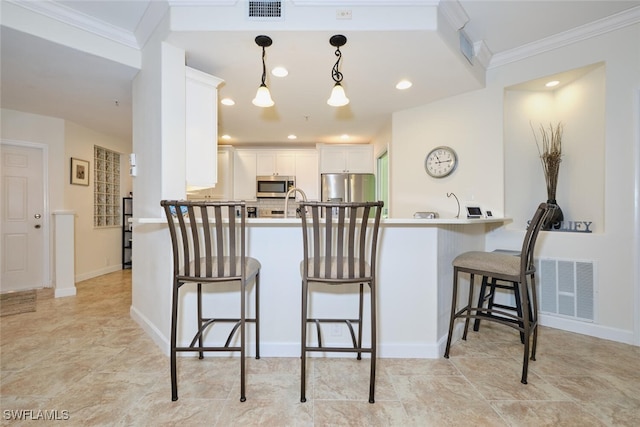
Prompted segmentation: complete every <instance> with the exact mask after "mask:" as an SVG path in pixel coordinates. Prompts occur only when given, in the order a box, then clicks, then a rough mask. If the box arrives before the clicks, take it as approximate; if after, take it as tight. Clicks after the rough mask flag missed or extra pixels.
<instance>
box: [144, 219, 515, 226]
mask: <svg viewBox="0 0 640 427" xmlns="http://www.w3.org/2000/svg"><path fill="white" fill-rule="evenodd" d="M511 221H512V219H511V218H496V217H492V218H477V219H468V218H437V219H422V218H420V219H417V218H385V219H382V220H380V225H382V226H412V227H415V226H432V225H467V224H503V223H507V222H511ZM133 222H134V223H135V224H165V223H166V222H167V220H166V219H165V218H134V219H133ZM299 224H300V218H247V225H248V226H251V225H260V226H263V225H271V226H279V227H281V226H295V225H299Z"/></svg>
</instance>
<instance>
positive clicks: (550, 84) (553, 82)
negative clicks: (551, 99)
mask: <svg viewBox="0 0 640 427" xmlns="http://www.w3.org/2000/svg"><path fill="white" fill-rule="evenodd" d="M559 84H560V82H559V81H557V80H552V81H550V82H548V83H547V84H545V86H546V87H554V86H558V85H559Z"/></svg>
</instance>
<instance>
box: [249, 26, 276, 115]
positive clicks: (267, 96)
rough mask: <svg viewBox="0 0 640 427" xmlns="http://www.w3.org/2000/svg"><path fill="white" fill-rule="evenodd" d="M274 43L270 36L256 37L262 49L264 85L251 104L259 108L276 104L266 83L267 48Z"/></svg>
mask: <svg viewBox="0 0 640 427" xmlns="http://www.w3.org/2000/svg"><path fill="white" fill-rule="evenodd" d="M272 43H273V42H272V40H271V37H269V36H264V35H261V36H258V37H256V44H257V45H258V46H260V47H261V48H262V83H261V84H260V87H258V91H257V92H256V97H255V98H253V101H251V102H252V103H253V105H255V106H257V107H263V108H264V107H272V106H273V105H274V104H275V103H274V102H273V99H271V93H270V92H269V88H268V87H267V84H266V83H265V80H266V78H267V67H266V65H265V63H264V55H265V47H268V46H271V44H272Z"/></svg>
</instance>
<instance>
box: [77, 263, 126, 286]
mask: <svg viewBox="0 0 640 427" xmlns="http://www.w3.org/2000/svg"><path fill="white" fill-rule="evenodd" d="M119 270H122V264H116V265H110V266H108V267H105V268H101V269H100V270H95V271H90V272H88V273H82V274H78V275H77V276H75V281H76V283H78V282H82V281H83V280H89V279H93V278H94V277H98V276H102V275H104V274H108V273H113V272H114V271H119Z"/></svg>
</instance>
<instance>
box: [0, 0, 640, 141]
mask: <svg viewBox="0 0 640 427" xmlns="http://www.w3.org/2000/svg"><path fill="white" fill-rule="evenodd" d="M10 1H12V2H13V3H14V4H17V5H20V4H21V3H24V0H10ZM149 3H150V2H149V1H143V0H131V1H53V2H51V3H50V4H52V5H53V6H55V8H58V9H59V10H61V11H64V12H65V14H66V15H67V16H69V15H74V14H76V15H77V16H79V17H82V18H83V20H84V21H85V22H95V24H96V25H105V24H108V25H109V26H110V27H112V28H113V29H115V30H116V31H118V32H121V33H123V34H125V35H129V36H131V35H133V34H135V33H136V30H137V29H138V27H139V24H140V22H141V19H142V17H143V15H144V14H145V11H147V7H148V5H149ZM174 3H175V0H174ZM190 3H192V4H193V3H197V2H193V1H191V2H190ZM208 3H209V4H210V3H211V2H208ZM227 3H229V2H227ZM232 3H233V2H232ZM284 3H285V4H284V5H285V7H289V3H288V2H284ZM294 3H295V2H294ZM316 3H317V2H316ZM329 3H330V4H334V6H333V7H332V9H331V13H333V9H336V13H337V11H338V10H340V11H342V10H353V15H352V19H351V20H352V23H353V24H357V23H358V19H359V16H362V15H365V13H366V8H365V7H363V6H362V4H363V3H366V2H364V1H352V2H341V3H336V2H329ZM377 3H378V4H381V3H390V2H380V1H378V2H377ZM413 3H416V2H413ZM336 4H338V5H339V7H338V6H335V5H336ZM349 4H352V5H353V7H352V6H348V5H349ZM374 4H375V2H374ZM459 5H460V6H461V7H462V10H463V11H464V13H465V14H466V16H467V17H468V21H467V23H466V25H465V27H464V31H465V32H466V34H467V35H468V36H469V37H470V38H471V40H472V41H473V42H478V41H482V42H483V43H484V49H485V51H486V52H488V53H489V54H490V55H489V58H490V61H488V63H487V64H485V65H487V66H488V67H489V68H490V67H492V66H495V64H499V63H501V62H503V63H504V62H508V61H509V60H510V58H517V57H524V56H526V55H527V54H531V52H535V46H537V44H539V43H540V42H541V41H547V42H549V41H550V40H553V39H554V38H558V39H563V38H564V39H566V38H567V37H566V35H567V34H569V33H570V32H572V31H573V32H579V31H581V30H582V31H584V28H585V27H588V26H589V25H590V24H592V23H596V22H597V23H600V24H602V22H605V21H606V19H607V18H608V19H611V17H612V16H614V17H615V16H620V15H621V14H622V15H630V16H631V17H632V18H631V19H632V20H635V22H638V20H639V19H640V18H638V17H639V16H640V1H612V0H609V1H596V0H586V1H579V0H567V1H540V0H538V1H524V0H512V1H484V0H461V1H459ZM49 10H51V9H49ZM398 11H400V12H398ZM390 12H395V13H402V9H400V8H397V9H394V10H393V11H391V10H390ZM286 18H287V16H286V15H285V19H286ZM332 18H333V19H335V17H334V16H332ZM409 18H410V17H409V16H407V19H409ZM318 19H320V18H318ZM603 20H605V21H603ZM625 22H628V19H627V21H625ZM341 24H343V23H342V22H341ZM317 27H318V26H317V25H316V26H315V27H313V26H311V27H309V28H307V27H305V28H304V29H302V30H297V29H293V30H281V31H268V32H266V31H265V32H264V33H265V34H267V35H269V36H270V37H271V38H272V39H273V45H272V46H270V47H268V48H267V49H266V56H265V60H266V64H267V68H268V69H271V68H272V67H274V66H276V65H282V66H285V67H286V68H287V69H288V70H289V75H288V76H287V77H286V78H277V77H273V76H271V75H269V76H268V77H267V84H268V86H269V88H270V90H271V93H272V97H273V99H274V101H275V102H276V105H275V106H274V107H271V108H266V109H262V108H258V107H255V106H254V105H252V104H251V99H252V98H253V96H254V95H255V90H256V89H257V87H258V85H259V83H260V77H261V74H262V64H261V60H260V56H261V49H260V48H259V47H258V46H257V45H256V44H255V42H254V38H255V36H256V35H258V34H259V33H257V32H256V31H255V30H251V31H247V30H238V31H235V30H228V29H225V30H221V31H206V32H186V31H181V32H174V33H172V34H171V35H170V36H169V39H168V40H169V42H170V43H171V44H174V45H176V46H178V47H181V48H183V49H184V50H185V52H186V63H187V65H188V66H190V67H193V68H196V69H199V70H201V71H204V72H207V73H209V74H212V75H214V76H216V77H219V78H221V79H223V80H224V83H223V85H222V86H221V87H220V90H219V94H220V97H221V98H223V97H231V98H233V99H234V101H235V105H234V106H231V107H228V106H223V105H220V107H219V117H218V122H219V133H220V135H223V134H228V135H229V136H230V137H231V139H230V140H228V141H222V140H221V142H222V143H225V142H227V143H231V144H270V145H273V144H292V143H293V144H311V143H317V142H369V141H370V140H371V139H372V138H373V137H374V136H375V135H376V134H377V133H378V132H380V130H381V129H383V128H384V127H385V126H387V125H388V124H389V121H390V118H391V113H393V112H394V111H399V110H403V109H407V108H412V107H415V106H418V105H423V104H426V103H428V102H430V101H433V100H437V99H441V98H445V97H448V96H452V95H456V94H459V93H463V92H467V91H470V90H475V89H478V88H481V87H482V86H483V82H482V81H481V80H482V79H480V80H478V78H477V77H475V76H474V75H473V74H472V73H470V72H469V65H468V64H466V63H465V60H464V59H463V58H462V56H461V55H460V52H459V51H458V50H457V49H452V48H451V46H450V44H447V43H446V42H445V41H444V40H443V38H442V37H441V36H440V35H439V34H438V32H437V31H428V30H421V29H410V30H398V29H394V30H392V31H381V30H376V29H375V28H368V29H365V30H351V31H350V30H348V28H349V26H348V25H346V26H345V25H342V27H341V28H342V30H323V29H320V28H317ZM271 28H273V27H271ZM338 32H339V33H342V34H344V35H345V36H347V44H346V45H345V46H344V47H342V48H341V51H342V54H343V57H342V61H341V64H340V71H341V72H342V73H343V75H344V80H343V86H344V87H345V90H346V92H347V95H348V96H349V98H350V100H351V102H350V103H349V105H347V106H345V107H340V108H334V107H330V106H328V105H327V104H326V99H327V98H328V96H329V93H330V91H331V87H332V85H333V81H332V80H331V68H332V66H333V64H334V63H335V60H336V57H335V56H334V48H333V47H332V46H331V45H330V44H329V38H330V37H331V36H332V35H333V34H336V33H338ZM0 37H1V51H0V53H1V60H2V61H1V66H2V67H1V78H2V98H1V105H2V108H8V109H14V110H19V111H26V112H32V113H36V114H43V115H47V116H53V117H60V118H64V119H66V120H70V121H73V122H76V123H78V124H81V125H83V126H86V127H89V128H91V129H94V130H96V131H99V132H102V133H105V134H110V135H114V136H116V137H119V138H126V139H130V138H131V133H132V132H131V123H132V118H131V111H132V108H131V103H132V100H131V82H132V80H133V78H134V77H135V76H136V74H137V72H138V70H137V69H136V68H134V67H131V66H127V65H124V64H122V63H119V62H115V61H111V60H108V59H105V58H102V57H98V56H94V55H90V54H87V53H83V52H81V51H80V50H75V49H71V48H69V47H65V46H63V45H60V44H56V43H53V42H50V41H48V40H45V39H42V38H39V37H36V36H33V35H30V34H27V33H24V32H20V31H18V30H15V29H12V28H9V26H5V25H4V21H3V26H2V32H1V34H0ZM401 78H409V79H411V80H412V82H413V86H412V87H411V88H410V89H408V90H406V91H398V90H397V89H395V87H394V86H395V84H396V83H397V81H398V80H400V79H401ZM290 134H295V135H297V139H296V140H294V142H292V141H291V140H289V139H288V138H287V137H288V135H290ZM342 135H349V136H350V139H341V136H342Z"/></svg>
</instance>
